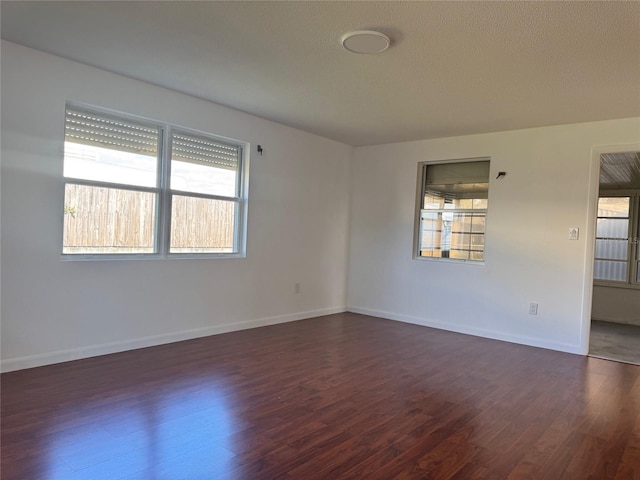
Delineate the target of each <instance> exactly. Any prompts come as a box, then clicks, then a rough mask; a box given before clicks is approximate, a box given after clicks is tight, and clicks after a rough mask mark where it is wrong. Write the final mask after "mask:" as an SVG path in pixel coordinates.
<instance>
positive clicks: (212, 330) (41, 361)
mask: <svg viewBox="0 0 640 480" xmlns="http://www.w3.org/2000/svg"><path fill="white" fill-rule="evenodd" d="M345 311H346V307H331V308H322V309H318V310H309V311H306V312H298V313H291V314H287V315H278V316H274V317H264V318H259V319H256V320H249V321H246V322H239V323H225V324H222V325H212V326H210V327H204V328H194V329H190V330H182V331H179V332H172V333H166V334H161V335H152V336H150V337H142V338H136V339H132V340H123V341H120V342H110V343H103V344H99V345H89V346H86V347H78V348H72V349H66V350H58V351H55V352H48V353H42V354H37V355H27V356H24V357H16V358H8V359H6V360H2V362H1V364H0V370H1V371H2V372H11V371H14V370H22V369H25V368H33V367H41V366H43V365H51V364H53V363H60V362H68V361H70V360H79V359H82V358H89V357H96V356H98V355H107V354H110V353H117V352H123V351H126V350H135V349H137V348H145V347H153V346H156V345H163V344H166V343H173V342H180V341H182V340H191V339H193V338H199V337H207V336H209V335H219V334H221V333H229V332H235V331H239V330H246V329H249V328H257V327H265V326H268V325H275V324H278V323H287V322H295V321H297V320H304V319H307V318H314V317H321V316H323V315H331V314H333V313H342V312H345Z"/></svg>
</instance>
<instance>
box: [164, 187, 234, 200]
mask: <svg viewBox="0 0 640 480" xmlns="http://www.w3.org/2000/svg"><path fill="white" fill-rule="evenodd" d="M169 192H170V194H171V195H172V196H173V195H178V196H180V197H195V198H205V199H208V200H222V201H227V202H239V201H240V200H241V198H240V197H227V196H224V195H213V194H209V193H200V192H187V191H184V190H170V191H169Z"/></svg>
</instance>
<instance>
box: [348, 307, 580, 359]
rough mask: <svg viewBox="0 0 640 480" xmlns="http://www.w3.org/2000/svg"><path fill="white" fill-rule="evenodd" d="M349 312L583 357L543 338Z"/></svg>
mask: <svg viewBox="0 0 640 480" xmlns="http://www.w3.org/2000/svg"><path fill="white" fill-rule="evenodd" d="M347 311H348V312H352V313H360V314H362V315H370V316H372V317H379V318H385V319H387V320H395V321H398V322H404V323H412V324H414V325H421V326H423V327H430V328H437V329H439V330H447V331H449V332H456V333H463V334H465V335H473V336H476V337H483V338H490V339H493V340H500V341H503V342H510V343H517V344H520V345H528V346H530V347H538V348H546V349H548V350H556V351H560V352H566V353H574V354H579V355H581V354H582V352H581V351H580V348H579V347H580V346H579V345H577V344H576V345H571V344H568V343H558V342H549V341H548V340H545V339H543V338H533V337H523V336H519V335H509V334H505V333H502V332H496V331H494V330H485V329H483V328H474V327H468V326H459V325H452V324H450V323H444V322H441V321H439V320H431V319H426V318H420V317H413V316H409V315H401V314H397V313H393V312H386V311H383V310H372V309H370V308H363V307H354V306H350V307H347Z"/></svg>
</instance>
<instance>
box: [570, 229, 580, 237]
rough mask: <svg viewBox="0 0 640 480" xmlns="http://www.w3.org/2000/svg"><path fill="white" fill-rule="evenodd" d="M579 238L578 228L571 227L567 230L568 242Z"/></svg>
mask: <svg viewBox="0 0 640 480" xmlns="http://www.w3.org/2000/svg"><path fill="white" fill-rule="evenodd" d="M579 237H580V229H579V228H578V227H571V228H570V229H569V240H578V238H579Z"/></svg>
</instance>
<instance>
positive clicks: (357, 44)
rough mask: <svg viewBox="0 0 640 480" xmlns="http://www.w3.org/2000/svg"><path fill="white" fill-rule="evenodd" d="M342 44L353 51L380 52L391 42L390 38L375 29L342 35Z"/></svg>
mask: <svg viewBox="0 0 640 480" xmlns="http://www.w3.org/2000/svg"><path fill="white" fill-rule="evenodd" d="M341 41H342V46H343V47H344V48H346V49H347V50H349V51H350V52H353V53H365V54H372V53H382V52H384V51H385V50H386V49H387V48H389V45H390V44H391V39H390V38H389V37H388V36H386V35H385V34H384V33H381V32H376V31H375V30H358V31H355V32H349V33H345V34H344V35H343V36H342V39H341Z"/></svg>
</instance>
